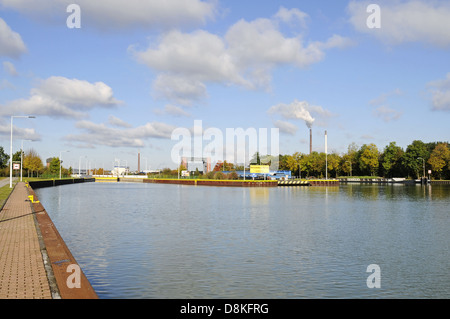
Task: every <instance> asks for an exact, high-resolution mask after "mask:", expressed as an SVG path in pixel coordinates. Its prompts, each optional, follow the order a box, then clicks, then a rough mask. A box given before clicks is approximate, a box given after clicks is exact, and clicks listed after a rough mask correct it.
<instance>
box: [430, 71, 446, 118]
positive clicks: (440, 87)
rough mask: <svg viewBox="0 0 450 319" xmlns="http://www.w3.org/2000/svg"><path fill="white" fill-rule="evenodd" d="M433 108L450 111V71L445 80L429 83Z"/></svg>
mask: <svg viewBox="0 0 450 319" xmlns="http://www.w3.org/2000/svg"><path fill="white" fill-rule="evenodd" d="M428 86H429V87H430V90H429V92H430V93H431V102H432V105H433V110H440V111H450V73H447V76H446V78H445V79H443V80H437V81H433V82H430V83H428Z"/></svg>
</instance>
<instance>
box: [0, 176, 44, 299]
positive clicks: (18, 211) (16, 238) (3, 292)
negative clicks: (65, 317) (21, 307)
mask: <svg viewBox="0 0 450 319" xmlns="http://www.w3.org/2000/svg"><path fill="white" fill-rule="evenodd" d="M5 180H6V184H8V183H9V178H7V179H5ZM1 182H4V180H2V181H0V183H1ZM0 185H1V184H0ZM27 198H28V192H27V188H26V186H25V183H23V182H20V183H18V184H17V186H16V187H15V189H14V191H13V192H12V193H11V195H10V197H9V199H8V201H7V202H6V203H5V206H4V207H3V209H2V211H1V212H0V299H51V298H52V294H51V290H50V286H49V281H48V278H47V273H46V270H45V267H44V261H43V257H42V254H41V247H40V244H39V238H38V233H37V230H36V226H35V221H34V216H33V213H32V210H31V205H30V202H29V201H27V200H26V199H27Z"/></svg>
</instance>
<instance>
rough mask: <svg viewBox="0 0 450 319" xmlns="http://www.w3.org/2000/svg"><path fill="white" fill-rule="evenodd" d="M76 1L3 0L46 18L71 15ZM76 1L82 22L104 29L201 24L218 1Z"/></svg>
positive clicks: (8, 5)
mask: <svg viewBox="0 0 450 319" xmlns="http://www.w3.org/2000/svg"><path fill="white" fill-rule="evenodd" d="M72 3H74V2H73V0H39V1H35V0H0V4H1V5H2V6H3V7H4V8H8V9H12V10H15V11H18V12H20V13H23V14H26V15H30V16H33V17H36V18H39V19H41V20H43V21H46V22H48V21H54V20H55V19H62V18H64V19H66V17H67V16H68V15H64V13H65V12H66V8H67V6H68V5H69V4H72ZM76 3H77V4H78V5H79V6H80V8H81V13H82V25H83V26H85V25H88V26H93V27H97V28H100V29H102V30H117V29H122V28H136V27H141V28H142V27H145V28H158V29H159V28H167V29H170V28H174V27H184V26H197V25H199V24H204V23H205V22H206V21H207V20H209V19H213V18H214V16H215V15H216V10H217V8H216V1H200V0H164V1H160V0H145V1H142V0H127V1H123V0H95V1H92V0H78V1H76ZM61 13H63V14H62V15H61ZM56 17H58V18H56ZM58 22H60V21H58Z"/></svg>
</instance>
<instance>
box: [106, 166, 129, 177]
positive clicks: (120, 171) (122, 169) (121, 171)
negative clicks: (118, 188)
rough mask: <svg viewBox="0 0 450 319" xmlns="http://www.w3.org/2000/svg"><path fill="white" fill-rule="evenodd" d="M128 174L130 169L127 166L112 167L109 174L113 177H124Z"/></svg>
mask: <svg viewBox="0 0 450 319" xmlns="http://www.w3.org/2000/svg"><path fill="white" fill-rule="evenodd" d="M129 172H130V168H129V167H127V166H114V169H113V170H112V171H111V173H112V174H113V175H115V176H120V175H126V174H128V173H129Z"/></svg>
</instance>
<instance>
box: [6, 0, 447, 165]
mask: <svg viewBox="0 0 450 319" xmlns="http://www.w3.org/2000/svg"><path fill="white" fill-rule="evenodd" d="M72 3H76V4H78V5H79V8H80V17H81V20H80V21H81V28H68V26H67V23H66V20H67V18H68V17H69V16H70V15H71V13H70V12H69V13H68V12H66V9H67V6H68V5H69V4H72ZM371 3H376V4H377V5H378V6H379V8H380V15H379V17H380V28H369V27H368V25H367V19H368V18H369V17H370V16H371V14H372V13H374V12H367V7H368V5H369V4H371ZM162 4H164V5H162ZM448 30H450V3H448V1H421V0H417V1H370V2H369V1H253V0H252V1H219V0H217V1H200V0H167V1H164V2H162V1H151V0H148V1H138V0H129V1H120V0H115V1H106V0H97V1H95V2H93V1H87V0H79V1H68V0H41V1H32V0H21V1H17V0H16V1H12V0H0V145H1V146H3V147H4V149H5V150H6V151H8V152H9V138H10V133H9V132H10V118H11V115H28V114H32V115H35V116H36V119H14V132H15V133H14V144H13V148H14V151H17V150H18V149H19V148H20V144H21V140H22V139H25V140H28V139H30V140H34V141H33V142H31V141H25V142H24V149H25V151H26V150H27V149H29V148H33V149H35V150H36V151H37V152H38V153H39V155H40V156H41V158H42V159H43V160H44V161H45V159H46V158H48V157H53V156H59V153H60V151H64V150H69V152H68V153H64V154H63V160H64V162H65V163H66V165H72V166H74V167H78V163H79V160H80V158H82V160H83V163H85V162H86V161H88V162H90V163H91V164H90V166H91V167H94V166H96V167H102V166H103V167H105V168H107V169H110V168H111V166H112V165H113V161H114V160H115V159H120V160H121V161H122V164H125V161H126V163H127V164H128V165H129V166H130V168H131V169H136V168H137V153H138V151H140V153H141V158H144V159H143V160H142V161H141V163H142V164H141V168H142V166H145V165H146V164H147V166H148V168H149V169H158V168H164V167H175V166H176V165H175V164H174V163H173V162H172V160H171V149H172V148H173V146H174V145H175V144H176V143H177V141H174V140H172V139H171V132H172V131H173V130H174V129H175V128H180V127H185V128H192V126H193V125H194V120H201V121H202V124H203V128H204V129H205V128H207V127H215V128H218V129H220V130H223V131H224V132H225V129H226V128H240V127H241V128H244V129H246V128H256V129H258V128H268V129H270V128H279V130H280V153H282V154H292V153H294V152H296V151H299V152H303V153H308V152H309V130H308V127H307V125H306V121H305V119H304V115H305V114H309V115H310V116H311V118H313V119H314V122H313V123H312V131H313V149H314V150H317V151H323V150H324V131H325V130H327V132H328V151H329V152H331V151H336V152H338V153H342V152H345V151H346V150H347V147H348V145H349V144H351V143H353V142H354V143H356V144H357V145H359V146H361V145H362V144H368V143H375V144H376V145H377V146H378V148H379V149H380V150H381V149H383V148H384V147H385V146H386V145H387V144H388V143H389V142H391V141H396V142H397V144H398V145H400V146H402V147H404V148H406V146H407V145H408V144H410V143H411V142H412V141H413V140H415V139H420V140H423V141H424V142H434V141H448V140H449V135H450V134H449V133H450V129H449V124H448V123H449V115H450V58H449V56H450V33H449V32H448ZM84 165H85V164H84ZM143 168H145V167H143Z"/></svg>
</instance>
